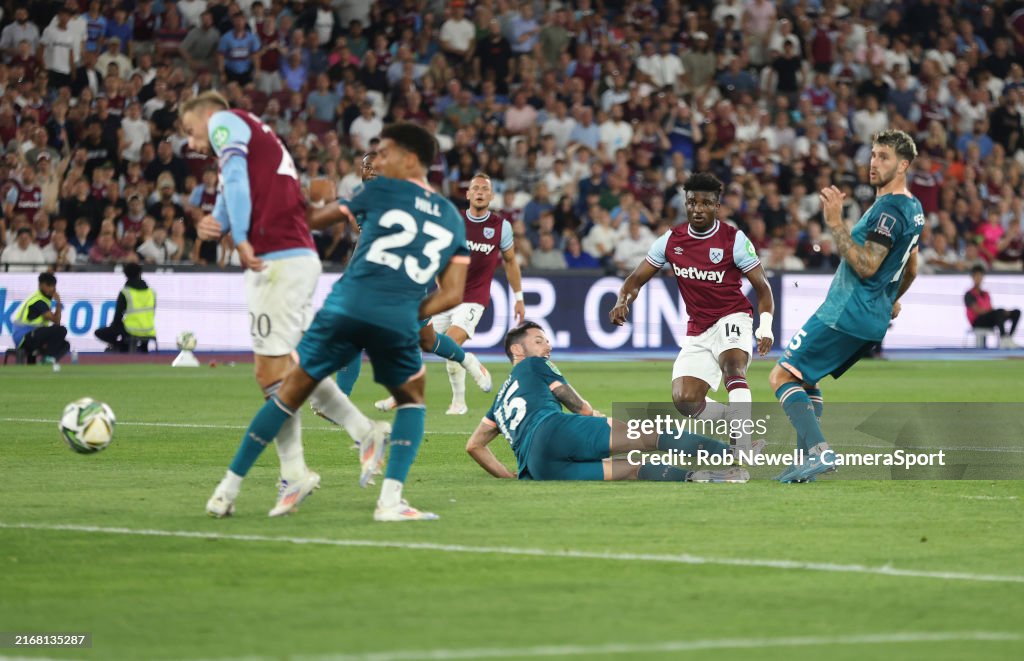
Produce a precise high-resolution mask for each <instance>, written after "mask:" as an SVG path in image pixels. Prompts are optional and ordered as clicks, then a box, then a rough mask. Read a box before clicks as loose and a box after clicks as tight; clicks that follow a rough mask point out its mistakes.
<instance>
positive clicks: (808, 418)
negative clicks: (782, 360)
mask: <svg viewBox="0 0 1024 661" xmlns="http://www.w3.org/2000/svg"><path fill="white" fill-rule="evenodd" d="M775 396H776V397H777V398H778V400H779V402H780V403H781V404H782V410H783V411H785V412H786V416H787V417H788V418H789V421H790V422H791V423H792V424H793V428H794V429H796V446H797V448H798V449H800V450H803V451H804V452H806V451H807V449H808V448H811V447H814V446H815V445H817V444H818V443H824V442H825V437H824V435H822V433H821V426H820V425H819V424H818V418H817V417H816V416H815V415H814V413H815V411H814V406H813V405H812V404H811V399H810V397H808V396H807V393H806V392H805V391H804V389H803V388H802V387H801V386H800V384H798V383H792V382H791V383H786V384H784V385H781V386H779V389H778V390H776V391H775Z"/></svg>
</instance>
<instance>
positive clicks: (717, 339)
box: [672, 312, 754, 390]
mask: <svg viewBox="0 0 1024 661" xmlns="http://www.w3.org/2000/svg"><path fill="white" fill-rule="evenodd" d="M753 343H754V320H753V319H752V318H751V317H750V315H749V314H747V313H746V312H734V313H733V314H730V315H726V316H724V317H722V318H721V319H719V320H718V321H717V322H715V325H714V326H712V327H711V328H709V329H707V330H706V331H704V332H703V333H701V334H700V335H692V336H690V335H688V336H687V337H686V340H684V341H683V348H682V349H680V351H679V355H678V356H676V362H675V364H674V365H672V380H673V381H675V380H676V379H678V378H679V377H681V376H692V377H694V378H697V379H700V380H701V381H704V382H705V383H707V384H708V385H709V386H711V389H712V390H718V386H719V384H721V382H722V368H721V367H720V366H719V364H718V357H719V356H720V355H721V354H722V352H723V351H728V350H729V349H742V350H743V351H746V352H747V365H749V364H750V359H751V347H752V346H753Z"/></svg>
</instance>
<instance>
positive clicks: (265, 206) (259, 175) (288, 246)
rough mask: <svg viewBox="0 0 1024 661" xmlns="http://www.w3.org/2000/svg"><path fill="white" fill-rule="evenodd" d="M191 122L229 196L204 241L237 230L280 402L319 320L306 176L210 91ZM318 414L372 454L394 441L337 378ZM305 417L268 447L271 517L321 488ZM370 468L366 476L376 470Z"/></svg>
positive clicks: (215, 509) (253, 121) (202, 232)
mask: <svg viewBox="0 0 1024 661" xmlns="http://www.w3.org/2000/svg"><path fill="white" fill-rule="evenodd" d="M181 117H182V124H183V126H184V129H185V133H186V135H188V139H189V145H190V146H191V147H192V148H193V149H195V150H197V151H202V152H208V151H212V152H213V153H214V154H215V155H216V156H217V158H218V159H219V163H220V181H221V185H220V190H219V191H218V195H217V202H216V206H215V207H214V210H213V215H211V216H205V217H203V218H202V219H201V220H200V221H199V223H198V225H197V227H196V230H197V232H198V234H199V238H201V239H204V240H211V239H219V238H220V235H221V233H222V232H226V231H230V232H231V235H232V237H234V240H235V245H236V246H237V248H238V255H239V258H240V259H241V261H242V265H243V266H245V268H246V271H245V297H246V304H247V306H248V308H249V322H250V328H251V333H252V341H253V354H254V355H255V363H256V364H255V372H256V381H257V383H259V385H260V388H261V389H262V390H263V393H264V396H265V397H268V398H269V397H272V396H273V394H274V393H275V392H276V391H277V389H278V388H279V387H280V386H281V381H282V380H283V379H284V377H285V374H287V373H288V371H289V370H290V369H291V368H292V366H293V365H294V364H295V363H294V361H293V360H292V357H291V354H292V352H293V351H294V350H295V347H296V345H297V344H298V342H299V338H300V337H301V336H302V333H303V331H305V330H306V328H307V327H308V326H309V322H310V320H311V319H312V317H313V315H312V308H313V290H314V289H315V288H316V283H317V280H318V278H319V276H320V258H319V257H318V256H317V254H316V249H315V247H314V244H313V238H312V236H311V235H310V233H309V228H308V227H307V225H306V202H305V199H304V197H303V195H302V190H301V188H300V187H299V178H298V172H297V171H296V169H295V163H294V162H293V161H292V157H291V155H290V154H289V153H288V150H287V149H285V147H284V145H282V144H281V141H280V140H278V138H277V136H276V135H275V134H274V132H273V131H272V130H271V129H270V127H269V126H267V125H266V124H264V123H263V122H261V121H260V120H259V119H258V118H257V117H255V116H253V115H252V114H250V113H247V112H244V111H241V110H232V109H229V107H228V102H227V100H226V99H224V97H222V96H221V95H220V94H217V93H216V92H205V93H203V94H200V95H199V96H197V97H195V98H192V99H190V100H188V101H187V102H185V103H184V104H183V105H182V108H181ZM314 386H315V388H314V390H313V393H312V398H313V399H314V401H316V402H317V404H318V408H320V409H322V410H325V411H331V412H332V415H334V416H335V417H336V418H337V419H339V420H345V422H346V429H348V431H349V433H350V434H352V436H353V437H354V438H357V439H359V440H360V442H361V443H362V444H363V447H364V448H365V451H366V452H367V453H368V455H365V456H364V457H363V458H364V462H365V461H367V458H368V457H369V458H372V456H373V455H374V454H375V453H376V454H379V453H380V448H382V447H383V444H384V442H385V441H386V440H387V433H388V426H387V423H373V422H371V421H370V420H369V419H368V418H367V417H366V416H364V415H363V414H361V413H359V411H358V410H356V408H355V407H354V406H352V404H351V402H349V401H348V398H347V397H345V395H344V394H342V392H341V391H340V390H338V387H337V386H336V385H335V384H334V382H333V381H329V380H328V381H324V382H323V383H319V384H314ZM299 423H300V421H299V417H298V416H295V417H293V418H291V419H289V420H288V422H287V424H285V425H283V426H282V427H281V428H280V430H275V432H274V434H273V435H271V436H264V437H263V439H265V441H264V442H266V443H269V442H270V441H275V440H276V443H275V447H276V448H277V454H278V457H279V458H280V460H281V480H280V484H279V488H278V499H277V504H276V505H275V506H274V508H273V509H272V510H270V516H279V515H282V514H288V513H289V512H292V511H294V510H295V508H297V507H298V506H299V503H301V502H302V500H303V499H304V498H306V497H307V496H308V495H309V494H310V493H312V492H313V490H314V489H316V488H317V487H318V486H319V485H320V476H319V475H318V474H317V473H315V472H313V471H311V470H309V468H307V467H306V461H305V458H304V456H303V451H302V436H301V434H302V432H301V427H300V424H299ZM371 468H372V466H370V465H369V464H368V463H366V464H365V465H364V472H365V471H366V470H369V469H371ZM244 475H245V472H242V473H233V472H231V471H229V472H228V474H227V475H226V476H225V477H224V479H223V480H222V481H221V483H220V485H219V486H218V487H217V490H216V491H214V494H213V497H212V498H210V500H209V502H208V503H207V505H206V509H207V512H209V513H210V514H211V515H212V516H217V517H221V516H228V515H230V514H231V513H232V512H233V511H234V501H235V497H236V496H237V495H238V491H239V489H240V488H241V483H242V477H243V476H244Z"/></svg>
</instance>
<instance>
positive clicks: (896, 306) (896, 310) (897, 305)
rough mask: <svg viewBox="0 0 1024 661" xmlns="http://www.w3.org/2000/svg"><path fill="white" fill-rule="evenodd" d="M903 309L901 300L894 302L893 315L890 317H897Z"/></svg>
mask: <svg viewBox="0 0 1024 661" xmlns="http://www.w3.org/2000/svg"><path fill="white" fill-rule="evenodd" d="M902 309H903V306H902V305H900V302H899V301H896V302H895V303H893V304H892V317H890V318H891V319H895V318H896V317H898V316H900V311H901V310H902Z"/></svg>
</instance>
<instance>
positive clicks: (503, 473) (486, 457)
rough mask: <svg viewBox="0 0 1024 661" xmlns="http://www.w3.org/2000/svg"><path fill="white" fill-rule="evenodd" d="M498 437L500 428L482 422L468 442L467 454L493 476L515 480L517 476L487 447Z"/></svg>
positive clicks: (487, 421) (485, 421) (484, 421)
mask: <svg viewBox="0 0 1024 661" xmlns="http://www.w3.org/2000/svg"><path fill="white" fill-rule="evenodd" d="M497 437H498V428H497V427H495V426H494V424H493V423H491V422H490V421H489V420H486V419H484V420H481V421H480V424H479V425H477V427H476V430H474V431H473V435H472V436H470V437H469V440H468V441H467V442H466V452H468V453H469V456H471V457H473V460H474V461H475V462H476V463H478V464H480V466H481V467H482V468H483V469H484V470H485V471H487V472H488V473H490V474H491V475H493V476H494V477H500V478H506V479H508V478H511V479H515V477H516V476H515V474H514V473H512V472H511V471H509V470H508V469H507V468H505V465H504V464H503V463H501V462H500V461H498V458H497V457H495V456H494V453H493V452H491V449H490V448H489V447H487V445H488V444H489V443H490V442H491V441H493V440H494V439H495V438H497Z"/></svg>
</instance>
